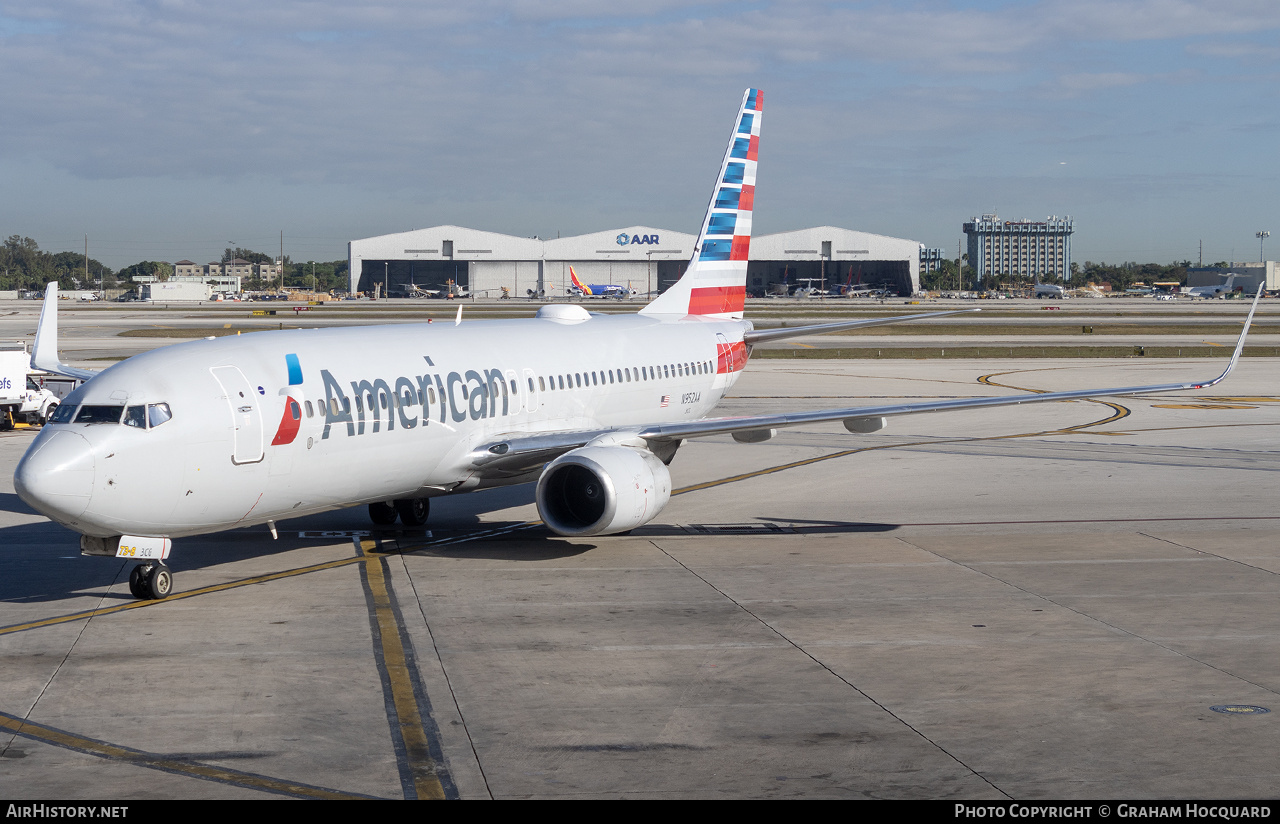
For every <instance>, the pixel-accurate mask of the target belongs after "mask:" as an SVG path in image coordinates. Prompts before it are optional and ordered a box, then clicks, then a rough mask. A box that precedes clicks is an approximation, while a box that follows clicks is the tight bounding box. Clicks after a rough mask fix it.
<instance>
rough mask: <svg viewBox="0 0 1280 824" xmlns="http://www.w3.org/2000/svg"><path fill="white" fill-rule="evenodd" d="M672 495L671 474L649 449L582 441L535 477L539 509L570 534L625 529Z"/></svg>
mask: <svg viewBox="0 0 1280 824" xmlns="http://www.w3.org/2000/svg"><path fill="white" fill-rule="evenodd" d="M670 499H671V473H670V472H668V471H667V467H666V465H665V464H663V463H662V461H660V460H658V458H657V457H655V456H654V455H653V453H651V452H648V451H646V450H642V449H632V448H630V447H626V446H584V447H582V448H580V449H575V450H573V451H572V452H566V453H565V454H563V455H561V456H560V457H559V458H556V459H555V460H554V461H552V462H551V463H549V464H547V468H546V469H544V470H543V471H542V477H541V478H539V479H538V492H537V500H538V514H539V515H541V516H542V520H543V522H544V523H545V524H546V525H547V526H548V527H550V528H551V531H553V532H555V533H557V534H559V535H565V536H568V537H580V536H587V535H609V534H612V533H615V532H626V531H627V530H629V529H635V528H636V527H638V526H640V525H641V524H647V523H648V522H649V521H651V520H653V519H654V518H655V517H656V516H657V514H658V513H659V512H661V511H662V508H663V507H664V506H666V505H667V501H668V500H670Z"/></svg>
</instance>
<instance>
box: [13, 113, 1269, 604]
mask: <svg viewBox="0 0 1280 824" xmlns="http://www.w3.org/2000/svg"><path fill="white" fill-rule="evenodd" d="M763 108H764V107H763V96H762V95H761V93H760V92H759V91H758V90H755V89H748V90H747V92H746V94H745V95H744V96H743V99H742V104H741V106H740V108H739V110H738V113H737V117H736V118H735V122H734V127H733V132H732V134H731V137H730V140H729V145H728V148H727V149H726V151H725V154H724V158H723V160H722V161H721V164H720V171H719V175H718V176H717V178H716V184H715V187H714V189H713V191H712V196H711V202H710V204H709V206H708V208H707V211H706V216H705V217H704V219H703V222H702V229H701V231H700V233H699V236H698V242H697V245H696V247H695V250H694V253H693V257H692V259H691V261H690V263H689V267H688V269H687V270H686V272H685V274H684V276H683V277H682V278H681V279H680V280H679V281H677V282H676V283H675V284H674V285H673V286H671V288H669V289H668V290H667V291H666V292H664V293H662V294H661V295H659V296H658V297H657V298H656V299H654V300H653V301H652V302H651V303H649V304H648V305H647V306H645V307H644V308H643V309H641V310H640V311H639V312H638V313H637V314H630V315H597V314H592V313H589V312H587V311H586V310H585V309H583V308H582V307H581V306H577V305H568V304H555V305H547V306H543V307H541V308H540V309H539V310H538V311H537V314H536V316H535V317H533V318H525V319H520V320H490V321H475V322H466V321H463V320H462V317H461V313H459V316H458V319H457V320H456V321H455V323H454V324H445V323H433V324H418V325H395V326H384V327H366V328H338V329H297V330H282V331H270V332H257V333H254V334H249V335H242V336H237V337H222V338H216V339H215V338H209V339H206V340H199V341H191V342H187V343H180V344H175V345H172V346H166V347H163V348H161V349H156V350H153V351H151V352H146V353H143V354H140V355H135V356H134V357H131V358H129V359H128V360H125V361H122V362H120V363H118V364H116V365H114V366H112V367H110V368H109V369H107V370H105V371H103V372H101V373H93V372H89V371H87V370H82V369H78V368H75V367H72V366H68V365H66V364H64V363H62V362H61V361H60V360H59V356H58V324H57V320H58V314H57V307H58V300H57V284H56V283H51V284H49V287H48V290H47V292H46V295H45V302H44V308H43V310H42V311H41V315H40V326H39V328H38V330H37V333H36V341H35V346H34V347H33V350H32V357H31V361H32V365H33V366H34V367H35V368H37V369H44V370H47V371H50V372H55V373H59V374H64V375H71V376H75V377H83V378H87V379H88V380H87V381H86V383H84V384H83V385H82V386H81V387H80V388H79V389H77V390H76V391H74V392H72V393H71V394H70V395H68V396H67V398H66V399H65V400H64V401H63V404H62V405H61V406H60V407H59V408H58V411H57V414H56V415H55V416H54V417H53V419H52V420H51V421H50V423H49V425H47V426H46V427H44V429H43V430H42V431H41V432H40V434H39V435H38V436H37V437H36V439H35V441H34V442H33V443H32V444H31V447H30V448H29V449H28V450H27V453H26V454H25V455H24V456H23V458H22V460H21V462H20V463H19V464H18V468H17V470H16V472H15V474H14V487H15V489H16V490H17V493H18V495H19V496H20V497H21V498H22V500H23V501H25V502H27V503H28V504H29V505H31V506H32V507H34V508H35V509H36V510H37V511H39V512H41V513H43V514H45V515H47V516H48V517H49V518H51V519H53V520H54V521H56V522H58V523H60V524H63V525H64V526H66V527H68V528H70V529H72V530H74V531H76V532H78V533H80V534H81V536H82V537H81V539H80V547H81V551H82V552H84V553H86V554H90V555H111V556H115V557H123V558H136V559H138V560H140V561H142V563H140V564H139V565H138V566H136V567H135V568H134V570H133V572H132V574H131V576H130V589H131V590H132V592H133V594H134V595H135V596H137V597H139V598H162V597H164V596H165V595H167V594H168V593H169V592H170V591H171V588H172V584H173V579H172V574H171V572H170V571H169V568H168V567H167V566H166V565H165V564H164V563H163V562H164V560H165V559H166V558H167V557H168V555H169V553H170V550H171V540H172V539H175V538H182V537H184V536H190V535H199V534H202V533H210V532H218V531H220V530H226V529H232V528H235V527H244V526H251V525H255V524H266V525H268V527H269V528H270V529H271V530H272V531H273V532H274V531H275V522H276V521H279V520H282V519H285V518H296V517H301V516H304V515H310V514H313V513H317V512H323V511H326V510H332V509H339V508H342V507H351V506H357V505H368V507H369V514H370V515H371V516H372V518H373V520H374V521H375V522H378V523H382V524H388V523H391V522H393V521H395V520H396V519H397V518H399V520H401V521H402V522H403V523H405V524H409V525H419V524H422V523H424V522H425V521H426V519H427V513H428V503H429V501H430V499H431V498H432V497H435V496H438V495H448V494H456V493H461V492H468V491H470V490H475V489H483V488H486V487H493V486H500V485H506V484H516V483H525V482H533V481H536V482H537V489H536V493H535V497H536V500H537V506H538V512H539V514H540V515H541V517H542V520H543V521H544V522H545V524H546V526H547V527H548V528H549V529H550V530H551V531H553V532H555V533H557V534H559V535H564V536H571V537H572V536H591V535H608V534H614V533H620V532H626V531H628V530H631V529H634V528H635V527H638V526H640V525H642V524H645V523H648V522H649V521H651V520H653V519H654V518H655V517H657V515H658V514H659V513H660V512H661V511H662V508H663V507H664V506H665V505H666V503H667V500H668V498H669V497H670V495H671V475H670V472H669V470H668V468H667V467H668V464H670V463H671V460H672V458H673V457H674V456H675V454H676V450H677V449H678V448H679V446H680V444H681V443H682V442H683V441H684V440H685V439H687V438H693V437H701V436H708V435H723V434H728V435H732V436H733V438H734V439H735V440H737V441H739V442H742V443H755V442H760V441H765V440H768V439H769V438H772V437H773V436H774V435H775V434H776V433H777V431H778V429H779V428H782V427H789V426H797V425H802V424H813V423H819V422H825V421H841V422H843V424H844V426H845V428H846V429H847V430H849V431H850V432H854V433H866V432H874V431H877V430H879V429H881V428H882V427H884V426H885V424H886V422H887V418H889V417H891V416H895V415H907V414H913V413H919V412H941V411H946V410H952V409H972V408H977V407H982V408H985V407H995V406H1004V405H1013V404H1023V403H1045V402H1052V401H1061V400H1069V399H1076V398H1093V397H1101V396H1107V395H1122V394H1129V393H1133V392H1143V393H1149V392H1166V391H1174V390H1179V389H1202V388H1205V387H1208V386H1212V385H1213V384H1215V383H1217V382H1218V381H1220V380H1222V379H1223V378H1225V377H1226V375H1227V373H1228V372H1230V371H1231V369H1232V368H1233V367H1234V366H1235V364H1236V361H1237V360H1238V359H1239V357H1240V352H1241V348H1242V347H1243V345H1244V336H1245V333H1247V331H1248V328H1249V322H1250V321H1251V320H1252V317H1253V312H1252V310H1251V311H1250V315H1249V320H1247V321H1246V322H1245V332H1242V333H1241V336H1240V342H1239V343H1238V344H1237V346H1236V350H1235V352H1234V354H1233V355H1232V357H1231V360H1230V362H1229V364H1228V365H1227V368H1226V370H1225V371H1224V372H1223V373H1222V374H1221V375H1219V376H1218V377H1217V378H1215V379H1213V380H1208V381H1200V382H1191V383H1178V384H1160V385H1154V386H1138V387H1126V388H1114V389H1095V390H1080V391H1070V392H1054V393H1047V394H1021V395H1010V396H1005V397H988V398H969V399H959V400H938V401H926V402H922V403H906V404H891V405H884V406H866V407H853V408H844V409H828V410H822V411H816V412H808V413H800V414H777V415H757V416H749V417H739V418H707V417H705V416H706V415H707V414H709V413H710V412H711V410H712V409H714V408H715V406H716V404H717V403H718V402H719V401H720V400H721V398H723V397H724V395H725V393H726V392H727V391H728V390H729V388H730V387H731V386H733V384H734V381H736V380H737V378H738V377H739V375H740V374H741V372H742V369H743V367H744V366H745V365H746V363H747V358H748V356H749V354H750V349H751V347H752V346H753V345H754V344H757V343H762V342H765V341H771V340H780V339H783V338H790V337H795V336H797V335H809V334H818V333H823V332H833V331H839V330H844V329H853V328H856V327H864V326H875V325H879V324H886V323H899V322H908V321H915V320H923V319H930V318H936V317H940V316H943V315H951V314H957V312H935V313H929V314H921V315H913V316H906V317H894V318H878V319H869V320H853V321H844V322H839V323H828V324H820V325H816V326H807V327H792V328H782V329H768V330H756V329H754V328H753V326H752V324H751V323H750V322H749V321H746V320H744V319H743V307H744V301H745V295H746V276H747V255H748V249H749V246H750V242H751V217H752V210H753V208H754V200H755V183H756V158H757V151H758V148H759V137H760V118H761V113H762V111H763ZM1255 308H1256V300H1255ZM964 311H972V310H964Z"/></svg>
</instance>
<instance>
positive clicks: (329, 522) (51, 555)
mask: <svg viewBox="0 0 1280 824" xmlns="http://www.w3.org/2000/svg"><path fill="white" fill-rule="evenodd" d="M533 494H534V486H533V484H523V485H520V486H513V487H502V488H498V489H492V490H484V491H481V492H475V493H471V494H469V495H463V496H458V497H456V498H455V497H444V498H436V499H434V500H433V501H432V514H431V520H430V521H429V522H428V524H427V526H426V527H424V528H421V529H415V528H402V527H390V528H381V529H378V528H375V527H373V526H372V525H371V524H370V523H369V519H368V517H367V514H366V512H365V509H364V507H352V508H349V509H341V510H334V511H332V512H325V513H321V514H319V515H313V516H309V517H305V518H297V519H293V520H290V521H282V522H280V523H279V524H278V525H277V531H278V532H279V534H280V538H279V540H274V539H272V537H271V534H270V533H269V532H268V530H267V528H266V527H265V526H255V527H249V528H245V529H236V530H230V531H227V532H221V533H217V534H213V535H199V536H194V537H191V538H182V539H179V540H177V541H176V542H175V549H174V553H173V555H172V556H171V557H170V558H169V560H168V564H169V566H170V567H171V568H172V569H173V571H174V572H175V573H177V574H178V580H181V575H180V573H182V572H184V571H187V570H194V569H203V568H206V567H210V566H218V565H222V564H227V563H234V562H236V561H240V560H245V559H249V558H254V557H262V556H265V555H272V554H276V553H281V552H291V551H295V550H298V549H305V548H306V547H308V546H314V545H316V542H317V541H324V542H326V543H333V542H342V541H343V540H350V536H351V535H352V534H355V535H357V536H358V537H364V536H363V535H362V534H361V533H368V537H370V538H375V539H377V541H378V544H379V547H380V548H381V549H383V550H384V551H387V552H389V553H395V552H409V553H413V554H416V555H432V556H437V557H443V558H476V559H485V560H499V561H513V562H520V561H528V562H534V561H545V560H555V559H558V558H569V557H573V556H577V555H582V554H585V553H588V552H591V551H592V550H595V549H597V548H598V546H599V544H596V543H584V542H582V541H580V540H570V539H565V538H561V537H559V536H557V535H555V534H553V533H552V532H551V531H550V530H548V529H547V528H546V527H545V526H542V525H541V524H531V523H529V522H528V521H520V520H493V519H491V518H484V517H483V516H486V515H488V514H490V513H493V512H501V511H503V510H508V509H512V508H514V507H520V506H524V505H527V504H532V503H533ZM0 509H3V510H7V511H9V512H14V513H22V514H31V515H35V513H34V512H32V510H31V509H29V508H28V507H27V506H26V504H24V503H22V501H21V500H20V499H19V498H18V496H17V495H15V494H13V493H0ZM895 529H898V525H897V524H887V523H875V522H857V521H834V520H798V519H796V518H787V517H777V518H773V517H767V516H757V518H756V519H755V520H754V521H752V522H747V523H722V524H691V525H680V524H658V523H649V524H646V525H645V526H642V527H639V528H637V529H636V530H634V531H633V532H632V533H631V534H630V535H631V537H635V538H669V537H688V536H691V535H708V536H710V535H721V536H730V535H785V534H802V535H827V534H851V533H853V534H856V533H879V532H891V531H893V530H895ZM300 532H302V533H310V534H311V535H312V536H314V537H306V538H301V537H299V533H300ZM323 533H330V535H329V536H323ZM428 533H430V535H429V536H428ZM625 539H626V536H618V537H617V538H616V540H625ZM606 540H615V539H613V538H610V539H606ZM0 541H2V542H3V546H5V547H6V548H7V550H6V551H5V552H3V553H0V602H11V603H33V602H48V601H61V600H67V599H70V598H75V597H84V596H86V595H87V594H89V593H94V592H101V591H102V590H103V589H104V588H105V587H106V586H108V585H109V584H112V583H120V584H121V585H120V586H116V587H114V588H113V590H112V593H111V596H109V600H110V601H112V602H116V601H127V600H132V597H133V596H131V595H130V594H129V592H128V588H127V587H126V586H123V582H124V580H125V578H126V577H127V572H128V569H129V568H130V567H131V566H132V564H133V563H134V562H133V561H126V560H122V559H119V558H99V557H88V556H81V555H80V554H79V549H80V548H79V536H78V535H76V534H75V533H74V532H72V531H70V530H68V529H65V528H63V527H61V526H58V525H57V524H54V523H52V522H50V521H37V522H34V523H26V524H18V525H14V526H9V527H3V528H0ZM179 591H181V586H179Z"/></svg>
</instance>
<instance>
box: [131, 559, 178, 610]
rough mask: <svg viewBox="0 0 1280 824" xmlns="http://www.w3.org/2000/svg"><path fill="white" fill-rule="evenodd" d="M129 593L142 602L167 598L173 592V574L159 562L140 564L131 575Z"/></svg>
mask: <svg viewBox="0 0 1280 824" xmlns="http://www.w3.org/2000/svg"><path fill="white" fill-rule="evenodd" d="M129 592H131V593H133V597H134V598H137V599H139V600H142V601H145V600H148V599H150V600H155V601H158V600H160V599H161V598H165V597H167V596H168V595H169V593H171V592H173V572H172V571H171V570H170V569H169V567H167V566H165V565H164V564H162V563H158V562H151V563H146V564H138V565H137V566H136V567H134V568H133V570H132V571H131V572H130V573H129Z"/></svg>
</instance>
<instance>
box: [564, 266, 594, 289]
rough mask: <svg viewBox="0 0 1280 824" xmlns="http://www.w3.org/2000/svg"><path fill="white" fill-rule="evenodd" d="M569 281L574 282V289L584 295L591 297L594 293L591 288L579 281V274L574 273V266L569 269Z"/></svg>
mask: <svg viewBox="0 0 1280 824" xmlns="http://www.w3.org/2000/svg"><path fill="white" fill-rule="evenodd" d="M569 280H571V281H572V282H573V286H574V288H575V289H577V290H578V291H579V292H581V293H582V294H584V295H590V294H591V293H592V292H591V287H590V286H588V285H587V284H585V283H583V282H582V281H580V280H578V273H577V272H575V271H573V267H572V266H570V267H569Z"/></svg>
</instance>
